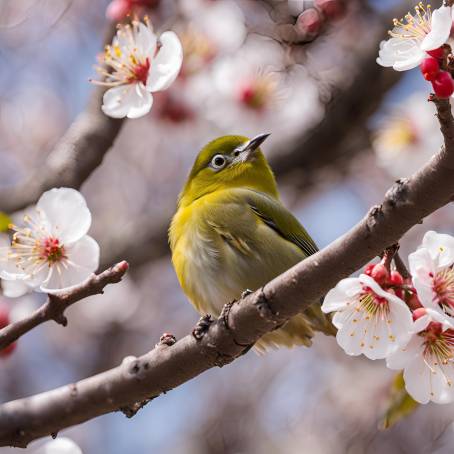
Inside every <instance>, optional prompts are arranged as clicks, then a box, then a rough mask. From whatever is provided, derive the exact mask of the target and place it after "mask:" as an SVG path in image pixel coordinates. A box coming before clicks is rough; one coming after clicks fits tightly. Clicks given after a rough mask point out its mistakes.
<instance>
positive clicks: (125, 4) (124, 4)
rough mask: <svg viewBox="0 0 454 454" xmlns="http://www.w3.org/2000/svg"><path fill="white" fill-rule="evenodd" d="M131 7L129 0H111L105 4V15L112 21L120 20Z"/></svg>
mask: <svg viewBox="0 0 454 454" xmlns="http://www.w3.org/2000/svg"><path fill="white" fill-rule="evenodd" d="M131 8H132V1H131V0H112V1H111V2H110V3H109V5H108V6H107V10H106V17H107V18H108V19H110V20H112V21H114V22H118V21H121V20H122V19H124V18H125V17H126V16H127V15H128V14H129V13H130V12H131Z"/></svg>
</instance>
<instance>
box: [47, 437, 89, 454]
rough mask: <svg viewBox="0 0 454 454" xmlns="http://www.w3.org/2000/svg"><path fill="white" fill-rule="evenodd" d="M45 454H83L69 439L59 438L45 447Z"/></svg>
mask: <svg viewBox="0 0 454 454" xmlns="http://www.w3.org/2000/svg"><path fill="white" fill-rule="evenodd" d="M43 448H44V452H43V454H83V453H82V450H81V449H80V448H79V446H77V445H76V443H74V441H72V440H71V439H69V438H67V437H58V438H57V439H55V440H52V441H49V442H47V443H46V444H45V445H44V447H43Z"/></svg>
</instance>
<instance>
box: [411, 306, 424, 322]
mask: <svg viewBox="0 0 454 454" xmlns="http://www.w3.org/2000/svg"><path fill="white" fill-rule="evenodd" d="M426 314H427V311H426V308H425V307H420V308H418V309H415V310H414V311H413V313H412V316H413V321H416V320H418V318H421V317H424V315H426Z"/></svg>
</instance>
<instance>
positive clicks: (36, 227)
mask: <svg viewBox="0 0 454 454" xmlns="http://www.w3.org/2000/svg"><path fill="white" fill-rule="evenodd" d="M90 225H91V214H90V210H89V209H88V207H87V204H86V202H85V199H84V198H83V196H82V195H81V194H80V193H79V192H78V191H76V190H75V189H70V188H59V189H51V190H50V191H47V192H45V193H44V194H43V195H42V196H41V198H40V199H39V201H38V203H37V205H36V207H35V208H34V209H32V210H30V212H29V213H28V214H26V215H25V216H24V225H23V226H21V227H18V226H16V225H12V226H11V228H12V230H14V231H15V233H14V235H13V236H12V241H11V244H10V245H9V246H7V247H3V248H1V249H0V278H2V279H4V280H5V281H19V282H20V283H22V284H25V285H27V286H29V287H32V288H33V289H35V290H38V289H39V290H40V291H42V292H46V293H55V292H58V291H60V290H63V289H68V288H70V287H72V286H74V285H77V284H80V283H81V282H82V281H84V280H85V279H86V278H87V277H88V276H89V275H90V274H91V273H93V272H94V271H95V270H96V269H97V268H98V265H99V246H98V243H97V242H96V241H95V240H94V239H93V238H91V237H90V236H88V235H87V232H88V229H89V228H90Z"/></svg>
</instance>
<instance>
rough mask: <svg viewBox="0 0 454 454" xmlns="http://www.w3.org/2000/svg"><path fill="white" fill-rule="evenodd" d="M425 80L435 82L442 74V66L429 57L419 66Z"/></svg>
mask: <svg viewBox="0 0 454 454" xmlns="http://www.w3.org/2000/svg"><path fill="white" fill-rule="evenodd" d="M419 68H420V69H421V72H422V75H423V77H424V79H426V80H429V81H433V80H435V79H436V77H437V76H438V73H439V72H440V65H439V64H438V61H437V60H436V59H435V58H432V57H429V58H425V59H424V60H423V61H422V63H421V64H420V65H419Z"/></svg>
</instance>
